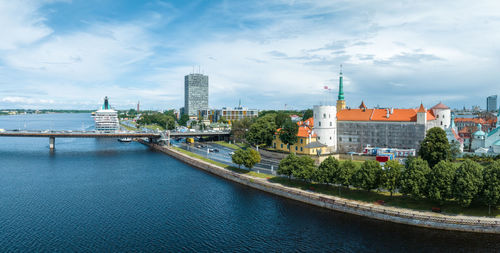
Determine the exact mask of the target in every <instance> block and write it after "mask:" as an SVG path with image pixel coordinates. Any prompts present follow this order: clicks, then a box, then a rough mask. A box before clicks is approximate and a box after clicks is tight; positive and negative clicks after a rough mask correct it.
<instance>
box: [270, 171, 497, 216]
mask: <svg viewBox="0 0 500 253" xmlns="http://www.w3.org/2000/svg"><path fill="white" fill-rule="evenodd" d="M269 181H270V182H273V183H279V184H282V185H285V186H290V187H295V188H299V189H302V190H310V191H314V192H319V193H322V194H326V195H331V196H337V197H342V198H346V199H352V200H358V201H363V202H367V203H374V202H376V201H378V200H383V201H384V202H385V205H387V206H393V207H400V208H408V209H414V210H423V211H430V210H431V209H432V207H440V205H439V203H435V202H433V201H431V200H428V199H422V200H414V199H411V198H409V197H404V196H402V195H401V194H394V195H393V196H392V197H391V196H390V194H389V192H378V191H365V190H359V189H354V188H349V189H347V188H346V187H340V194H339V187H337V186H329V185H323V184H316V183H307V182H303V181H300V180H294V179H292V180H289V179H288V178H284V177H273V178H270V179H269ZM441 210H442V212H443V213H446V214H452V215H453V214H460V215H468V216H488V217H500V209H498V208H493V207H492V210H491V215H488V206H485V205H481V204H480V203H477V204H475V203H473V204H472V205H471V206H470V207H467V208H464V207H461V206H460V205H458V204H457V203H455V202H452V201H449V202H446V203H445V204H444V205H442V206H441Z"/></svg>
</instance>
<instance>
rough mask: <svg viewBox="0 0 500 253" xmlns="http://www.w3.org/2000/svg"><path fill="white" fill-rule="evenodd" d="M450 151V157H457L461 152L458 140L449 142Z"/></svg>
mask: <svg viewBox="0 0 500 253" xmlns="http://www.w3.org/2000/svg"><path fill="white" fill-rule="evenodd" d="M450 152H451V158H453V159H457V157H458V156H459V155H460V153H462V152H461V151H460V143H459V142H458V141H454V142H452V143H451V144H450Z"/></svg>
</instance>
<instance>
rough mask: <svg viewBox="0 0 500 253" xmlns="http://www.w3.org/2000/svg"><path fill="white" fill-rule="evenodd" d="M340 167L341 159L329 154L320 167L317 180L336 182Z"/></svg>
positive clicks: (325, 182)
mask: <svg viewBox="0 0 500 253" xmlns="http://www.w3.org/2000/svg"><path fill="white" fill-rule="evenodd" d="M339 167H340V166H339V161H338V160H337V159H335V157H333V156H329V157H328V158H326V159H325V160H324V161H323V162H321V164H320V165H319V167H318V171H317V175H316V179H317V181H318V182H319V183H322V184H333V183H335V181H336V177H337V174H338V172H339Z"/></svg>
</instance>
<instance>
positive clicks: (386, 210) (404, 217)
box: [139, 140, 500, 234]
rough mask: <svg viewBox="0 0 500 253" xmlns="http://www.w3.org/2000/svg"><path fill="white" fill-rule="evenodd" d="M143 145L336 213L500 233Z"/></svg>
mask: <svg viewBox="0 0 500 253" xmlns="http://www.w3.org/2000/svg"><path fill="white" fill-rule="evenodd" d="M139 142H140V143H142V144H145V145H148V146H150V147H151V148H153V149H155V150H158V151H161V152H163V153H165V154H168V155H170V156H172V157H174V158H176V159H178V160H180V161H182V162H185V163H187V164H189V165H191V166H193V167H196V168H198V169H202V170H204V171H207V172H210V173H212V174H214V175H217V176H220V177H222V178H225V179H227V180H231V181H233V182H237V183H240V184H244V185H247V186H249V187H252V188H255V189H258V190H262V191H265V192H268V193H272V194H275V195H278V196H282V197H285V198H289V199H294V200H297V201H301V202H304V203H307V204H311V205H315V206H318V207H323V208H327V209H330V210H334V211H340V212H344V213H349V214H354V215H359V216H364V217H367V218H373V219H377V220H382V221H388V222H394V223H399V224H407V225H412V226H418V227H425V228H432V229H443V230H452V231H463V232H475V233H492V234H500V219H498V218H486V217H471V216H461V215H456V216H452V215H445V214H439V213H433V212H424V211H415V210H409V209H403V208H395V207H387V206H380V205H376V204H371V203H366V202H360V201H354V200H348V199H343V198H339V197H334V196H329V195H325V194H320V193H315V192H311V191H304V190H301V189H297V188H292V187H287V186H283V185H281V184H277V183H271V182H269V181H268V180H267V179H265V178H258V177H253V176H249V175H245V174H240V173H236V172H234V171H231V170H228V169H225V168H223V167H220V166H217V165H214V164H211V163H208V162H205V161H202V160H200V159H196V158H193V157H191V156H189V155H186V154H183V153H181V152H179V151H176V150H174V149H172V148H169V147H167V146H162V145H158V144H150V143H148V142H145V141H143V140H139Z"/></svg>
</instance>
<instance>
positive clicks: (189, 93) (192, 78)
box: [184, 74, 208, 116]
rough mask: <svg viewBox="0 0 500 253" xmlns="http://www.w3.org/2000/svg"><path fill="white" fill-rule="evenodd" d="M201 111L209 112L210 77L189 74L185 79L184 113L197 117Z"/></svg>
mask: <svg viewBox="0 0 500 253" xmlns="http://www.w3.org/2000/svg"><path fill="white" fill-rule="evenodd" d="M199 110H208V76H206V75H203V74H189V75H187V76H185V77H184V113H185V114H187V115H189V116H197V115H198V111H199Z"/></svg>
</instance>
